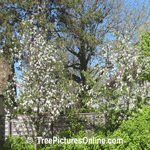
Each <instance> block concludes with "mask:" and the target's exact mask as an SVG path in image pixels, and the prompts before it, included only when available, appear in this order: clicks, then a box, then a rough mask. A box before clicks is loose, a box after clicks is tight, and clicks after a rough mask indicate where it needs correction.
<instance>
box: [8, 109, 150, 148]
mask: <svg viewBox="0 0 150 150" xmlns="http://www.w3.org/2000/svg"><path fill="white" fill-rule="evenodd" d="M142 110H143V111H142V112H137V113H136V114H135V115H134V117H131V118H130V119H129V120H128V121H125V122H122V124H121V125H120V126H119V128H118V129H117V130H115V131H114V132H113V133H112V132H110V131H107V136H106V134H104V133H106V131H105V130H106V128H105V127H101V128H100V129H99V130H97V131H96V133H95V134H94V139H101V140H102V139H103V140H102V141H101V142H102V143H101V144H100V143H99V144H93V143H92V144H90V143H88V142H87V143H86V140H87V139H89V137H88V133H87V132H85V130H84V128H83V126H78V132H74V130H72V131H71V130H70V131H69V130H66V131H64V132H62V134H61V135H59V136H57V138H64V137H66V136H67V135H68V134H71V135H72V136H71V138H72V139H75V138H76V139H78V141H76V142H77V144H75V142H73V144H61V143H58V142H55V143H54V144H53V145H52V146H50V145H49V144H45V145H44V146H43V147H42V146H40V145H39V146H38V149H39V150H57V149H62V150H113V149H114V150H122V149H126V150H130V149H132V150H134V149H135V150H137V149H138V150H144V149H145V150H147V149H150V107H149V108H148V109H147V108H146V107H143V108H142ZM84 137H86V138H87V139H86V138H84ZM83 138H84V142H83V141H82V142H81V140H79V139H83ZM8 139H9V140H8V142H7V145H5V147H7V146H8V145H9V144H12V148H11V150H22V149H24V150H34V145H33V144H27V143H26V142H25V141H26V140H25V138H21V137H17V138H16V139H13V138H12V137H9V138H8ZM109 139H116V143H114V144H113V142H112V143H111V144H108V143H107V144H106V142H108V140H109ZM117 139H123V141H122V142H123V143H117ZM16 141H17V143H16ZM113 141H114V142H115V140H113ZM109 142H111V141H109Z"/></svg>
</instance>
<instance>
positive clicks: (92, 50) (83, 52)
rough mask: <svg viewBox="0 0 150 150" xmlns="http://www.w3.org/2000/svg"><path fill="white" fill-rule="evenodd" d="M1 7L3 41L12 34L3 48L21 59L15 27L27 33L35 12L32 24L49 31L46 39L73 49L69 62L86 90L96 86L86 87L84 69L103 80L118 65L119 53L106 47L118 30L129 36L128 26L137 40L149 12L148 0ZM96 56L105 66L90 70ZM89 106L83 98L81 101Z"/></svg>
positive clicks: (43, 0) (39, 1)
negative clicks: (112, 58)
mask: <svg viewBox="0 0 150 150" xmlns="http://www.w3.org/2000/svg"><path fill="white" fill-rule="evenodd" d="M141 2H142V4H141ZM0 6H1V9H0V11H1V15H3V17H1V18H3V19H1V21H0V24H1V28H4V31H3V32H1V33H0V36H1V38H0V40H1V41H0V42H1V43H2V44H3V42H2V39H4V38H6V42H5V43H4V44H3V47H2V49H3V52H4V55H5V56H7V57H8V56H11V57H13V58H16V57H15V56H16V55H15V54H16V53H17V52H16V51H15V49H16V48H17V49H19V48H20V44H19V42H18V40H17V38H16V40H14V41H12V35H13V32H14V31H15V30H16V31H17V32H19V33H22V34H23V31H24V28H23V26H22V21H23V20H24V19H26V18H27V17H28V18H29V19H30V18H31V17H34V18H33V23H32V24H33V25H35V26H37V28H38V30H41V31H42V32H46V33H47V34H46V36H45V39H46V40H47V41H48V40H53V41H55V42H56V45H57V47H61V49H62V50H63V51H64V55H66V53H67V54H68V55H69V56H70V57H67V59H66V62H65V67H66V68H67V69H68V70H69V71H70V73H71V74H72V77H73V79H74V81H76V82H77V83H78V84H82V85H83V86H84V87H85V88H84V91H83V94H84V92H86V91H87V90H89V89H91V88H92V87H91V86H89V87H88V88H86V85H87V78H86V76H85V74H84V73H90V74H93V75H95V76H94V77H93V79H94V81H100V80H101V77H100V75H103V74H104V73H105V72H108V71H109V69H110V68H113V67H114V65H115V64H112V63H111V62H110V61H109V58H110V56H111V55H113V54H111V49H107V51H106V49H102V47H103V46H106V45H107V44H108V43H109V40H110V38H112V39H113V35H112V33H114V32H115V31H116V32H117V31H120V32H119V36H124V35H125V33H126V31H128V33H130V35H129V38H128V39H127V40H128V41H131V40H133V37H134V36H135V35H136V34H137V31H138V30H137V29H138V28H139V27H140V26H141V25H142V24H143V23H144V22H145V21H147V16H148V3H143V1H133V2H132V3H131V2H130V3H129V2H125V1H124V0H121V1H120V0H100V1H97V0H94V1H93V0H92V1H91V0H78V1H74V0H61V1H60V0H57V1H48V0H35V1H31V0H27V1H23V0H19V1H18V0H13V1H9V0H8V1H7V0H6V1H1V3H0ZM132 42H133V43H134V44H135V43H136V41H132ZM15 47H16V48H15ZM118 51H122V49H118ZM22 52H23V50H22ZM8 54H9V55H8ZM20 55H21V54H20ZM68 55H66V56H68ZM22 58H23V57H22ZM95 60H96V61H97V62H98V64H97V66H99V70H97V71H95V70H94V69H93V70H89V69H88V66H90V65H91V64H93V63H94V64H95ZM102 64H103V66H102ZM93 68H94V67H93ZM104 68H105V70H104ZM114 73H115V71H114ZM83 105H84V103H83V102H82V99H81V106H83Z"/></svg>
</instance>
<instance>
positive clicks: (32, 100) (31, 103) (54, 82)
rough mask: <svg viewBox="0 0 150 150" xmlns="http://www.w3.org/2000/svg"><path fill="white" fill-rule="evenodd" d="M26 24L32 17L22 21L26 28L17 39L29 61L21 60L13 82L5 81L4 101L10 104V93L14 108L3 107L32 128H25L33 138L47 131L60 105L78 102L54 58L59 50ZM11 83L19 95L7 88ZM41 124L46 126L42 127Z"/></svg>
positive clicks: (63, 72)
mask: <svg viewBox="0 0 150 150" xmlns="http://www.w3.org/2000/svg"><path fill="white" fill-rule="evenodd" d="M30 24H31V25H32V20H29V21H25V22H23V25H24V26H25V27H26V29H25V28H24V29H25V30H24V34H22V35H21V38H20V44H21V45H22V49H23V48H25V47H26V48H25V50H26V53H27V57H28V60H29V63H28V65H24V64H23V63H22V66H21V67H22V76H19V75H17V74H16V75H15V76H14V78H13V80H14V82H8V83H7V90H6V92H5V97H6V101H7V102H8V103H9V104H10V105H11V106H13V102H12V100H11V96H13V97H14V99H15V100H14V101H15V102H16V103H17V107H15V108H14V109H13V114H11V113H10V111H9V109H7V106H6V108H5V110H6V112H7V116H11V117H14V116H17V115H19V114H21V115H22V119H23V122H24V124H25V125H26V127H27V128H28V129H29V128H30V129H32V131H34V132H31V131H29V130H27V131H29V132H28V134H30V135H31V136H33V137H37V136H42V134H43V133H45V134H44V135H46V134H48V133H49V129H50V125H51V123H52V122H53V121H54V120H55V119H56V118H57V116H58V115H59V114H60V112H61V111H63V110H64V108H67V107H70V106H71V105H72V104H75V103H76V102H77V101H78V94H77V93H76V92H74V91H73V90H72V89H73V88H75V87H74V86H76V89H77V85H75V84H74V82H73V81H72V80H69V79H67V78H66V75H67V73H66V72H65V69H64V65H63V60H59V57H58V53H59V51H60V50H59V49H56V48H55V46H54V45H52V43H50V42H49V43H48V42H47V41H45V40H44V37H43V35H42V34H41V33H40V32H39V31H38V30H37V29H36V28H32V27H31V26H29V25H30ZM18 36H19V34H18ZM18 51H19V50H18ZM20 53H21V52H20ZM17 57H20V56H19V55H18V56H17ZM12 84H16V85H17V87H18V88H19V98H18V96H16V92H15V89H10V87H11V85H12ZM45 115H47V117H46V118H47V119H45ZM17 123H19V122H17ZM44 124H46V125H47V128H43V126H44ZM22 125H23V124H22ZM44 135H43V136H44ZM35 141H36V140H35Z"/></svg>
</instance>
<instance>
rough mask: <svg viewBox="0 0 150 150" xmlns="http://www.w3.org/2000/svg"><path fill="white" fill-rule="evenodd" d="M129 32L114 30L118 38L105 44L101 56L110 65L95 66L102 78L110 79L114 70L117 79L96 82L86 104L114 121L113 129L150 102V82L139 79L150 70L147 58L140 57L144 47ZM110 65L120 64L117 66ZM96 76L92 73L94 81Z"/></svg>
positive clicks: (112, 123)
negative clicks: (137, 43) (96, 86)
mask: <svg viewBox="0 0 150 150" xmlns="http://www.w3.org/2000/svg"><path fill="white" fill-rule="evenodd" d="M128 35H129V33H128V32H126V33H125V34H121V32H115V31H114V36H115V37H116V40H115V41H114V40H113V41H112V42H110V41H109V43H108V44H107V45H105V46H103V47H102V50H103V54H102V55H101V57H103V58H107V62H109V64H108V63H105V64H106V65H105V66H104V67H103V69H100V65H97V66H96V67H95V70H99V72H98V71H97V72H98V73H97V76H99V78H100V79H101V80H102V79H106V78H107V79H108V78H109V74H108V73H109V72H113V74H114V75H115V78H114V79H113V80H112V81H110V82H106V83H105V84H104V83H103V82H98V83H95V84H98V87H99V88H96V89H94V88H92V89H91V90H89V91H88V92H87V93H88V94H87V97H88V98H89V99H88V100H87V104H88V105H95V106H96V107H97V108H98V111H99V112H104V113H105V114H106V119H107V121H111V123H109V125H111V126H110V128H111V129H112V131H113V130H114V129H115V128H117V127H118V126H119V125H120V123H121V122H122V121H125V120H127V119H129V118H130V116H132V115H134V112H135V111H137V110H141V108H142V105H143V104H146V105H148V104H149V98H150V90H149V89H150V84H149V82H148V81H141V80H140V78H139V74H140V73H141V72H143V71H144V70H149V65H148V59H145V57H142V58H141V57H140V56H139V54H140V53H141V48H140V47H136V46H134V45H133V43H131V42H130V39H129V36H128ZM108 56H109V57H108ZM100 62H101V61H100ZM110 64H117V67H115V68H114V66H113V65H110ZM94 77H96V75H93V80H94ZM90 78H92V77H90ZM107 114H109V116H108V115H107Z"/></svg>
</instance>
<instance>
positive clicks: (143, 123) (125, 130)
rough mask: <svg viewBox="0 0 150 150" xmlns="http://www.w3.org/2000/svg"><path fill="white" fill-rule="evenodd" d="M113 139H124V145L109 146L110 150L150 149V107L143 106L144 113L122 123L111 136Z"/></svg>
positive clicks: (138, 113)
mask: <svg viewBox="0 0 150 150" xmlns="http://www.w3.org/2000/svg"><path fill="white" fill-rule="evenodd" d="M113 138H116V139H118V138H122V139H123V144H119V145H117V144H111V145H107V146H108V148H110V149H116V150H117V149H139V150H140V149H141V150H143V149H150V107H149V108H148V109H147V108H146V106H143V108H142V112H137V113H136V114H135V116H134V117H131V118H130V119H129V120H128V121H126V122H122V124H121V126H120V127H119V129H118V130H116V131H115V132H114V133H113V135H112V136H111V139H113Z"/></svg>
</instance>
